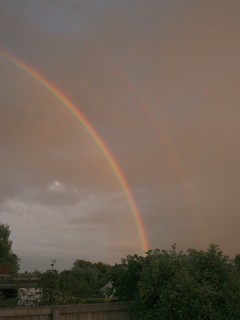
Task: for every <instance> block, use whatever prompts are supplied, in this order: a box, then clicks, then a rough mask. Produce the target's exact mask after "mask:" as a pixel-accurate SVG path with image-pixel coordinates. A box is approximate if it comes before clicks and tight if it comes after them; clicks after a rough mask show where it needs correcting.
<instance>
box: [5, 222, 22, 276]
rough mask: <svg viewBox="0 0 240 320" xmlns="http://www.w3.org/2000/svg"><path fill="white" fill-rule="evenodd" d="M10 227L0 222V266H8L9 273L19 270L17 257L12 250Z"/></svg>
mask: <svg viewBox="0 0 240 320" xmlns="http://www.w3.org/2000/svg"><path fill="white" fill-rule="evenodd" d="M10 234H11V231H10V228H9V226H8V225H7V224H0V266H1V267H2V268H3V269H4V268H5V267H10V272H11V273H17V272H18V270H19V261H20V260H19V258H18V257H17V255H16V254H14V253H13V251H12V241H11V240H10Z"/></svg>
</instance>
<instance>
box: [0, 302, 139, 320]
mask: <svg viewBox="0 0 240 320" xmlns="http://www.w3.org/2000/svg"><path fill="white" fill-rule="evenodd" d="M128 310H129V304H128V303H126V302H112V303H99V304H98V303H96V304H81V305H66V306H50V307H31V308H30V307H25V308H2V309H0V319H1V320H133V318H132V317H131V316H130V314H129V311H128Z"/></svg>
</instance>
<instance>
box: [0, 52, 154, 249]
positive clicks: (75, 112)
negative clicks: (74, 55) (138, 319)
mask: <svg viewBox="0 0 240 320" xmlns="http://www.w3.org/2000/svg"><path fill="white" fill-rule="evenodd" d="M0 56H2V58H4V59H5V60H6V61H8V62H9V63H11V64H13V65H15V66H16V67H17V68H19V69H20V70H22V71H23V72H24V73H25V74H27V75H28V76H30V77H31V78H32V79H33V80H34V81H36V82H37V83H39V84H40V85H41V86H42V87H43V88H45V89H46V90H47V91H48V92H49V93H50V94H51V95H52V96H53V97H55V98H56V100H57V101H59V102H60V103H61V105H62V106H63V107H64V108H65V109H66V110H67V111H68V112H69V113H70V114H71V115H72V116H73V117H74V118H75V119H76V120H77V121H78V122H79V123H80V124H81V125H82V126H83V127H84V128H85V130H86V131H87V132H88V134H89V135H90V136H91V138H92V139H93V141H94V142H95V143H96V144H97V146H98V147H99V149H100V150H101V152H102V153H103V154H104V156H105V158H106V160H107V161H108V163H109V165H110V167H111V168H112V170H113V172H114V174H115V176H116V177H117V179H118V181H119V183H120V185H121V187H122V189H123V192H124V194H125V196H126V198H127V199H128V203H129V206H130V209H131V212H132V214H133V217H134V220H135V224H136V226H137V229H138V233H139V237H140V241H141V246H142V249H143V251H147V250H149V241H148V237H147V234H146V230H145V227H144V223H143V220H142V217H141V214H140V212H139V209H138V206H137V203H136V200H135V198H134V195H133V193H132V191H131V189H130V186H129V184H128V182H127V179H126V178H125V176H124V174H123V172H122V169H121V168H120V166H119V164H118V162H117V160H116V159H115V157H114V156H113V154H112V153H111V151H110V150H109V148H108V147H107V145H106V143H105V142H104V140H103V138H102V137H101V136H100V134H99V133H98V132H97V130H96V129H95V128H94V127H93V125H92V124H91V122H90V121H89V120H88V119H87V118H86V116H85V115H84V114H83V113H82V112H81V111H80V110H79V109H78V108H77V106H76V105H75V104H74V103H73V102H72V101H71V100H70V99H69V98H68V97H67V96H66V95H64V94H63V93H62V92H61V91H60V90H59V89H58V88H57V87H56V86H55V85H54V84H53V83H52V82H50V81H49V80H48V79H46V78H45V77H44V76H43V75H41V74H40V73H39V72H38V71H37V70H35V69H33V68H32V67H31V66H29V65H27V64H26V63H25V62H23V61H22V60H20V59H19V58H17V57H16V56H14V55H13V54H11V53H9V52H7V51H6V50H5V49H1V48H0Z"/></svg>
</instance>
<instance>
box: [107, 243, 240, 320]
mask: <svg viewBox="0 0 240 320" xmlns="http://www.w3.org/2000/svg"><path fill="white" fill-rule="evenodd" d="M139 261H141V263H140V264H139V263H138V262H139ZM134 268H135V271H136V273H135V275H133V276H130V274H133V273H134V272H133V270H134ZM115 272H116V273H115V277H116V279H117V280H115V281H113V284H114V286H115V290H116V294H117V296H124V295H126V289H127V285H128V286H129V287H128V289H129V292H131V296H130V298H132V299H133V313H134V315H135V316H136V318H137V319H144V320H155V319H156V320H161V319H164V320H168V319H169V320H172V319H174V320H187V319H196V320H202V319H206V320H208V319H209V320H223V319H224V320H225V319H229V320H230V319H231V320H237V319H240V305H239V301H240V271H239V257H238V256H237V257H236V259H235V260H232V259H230V258H229V257H228V256H225V255H224V254H223V252H222V251H221V250H220V249H219V247H218V246H216V245H211V246H210V247H209V248H208V250H206V251H203V250H201V251H197V250H193V249H189V250H188V251H187V252H186V253H183V252H177V251H176V248H175V246H173V248H172V250H170V251H166V250H162V251H161V250H159V249H156V250H153V251H149V252H148V253H147V255H146V256H145V257H141V259H140V257H138V256H137V257H136V256H128V258H127V259H126V260H123V262H122V264H121V265H119V266H118V269H115ZM124 275H125V276H124ZM133 279H134V281H133V282H131V281H130V280H133Z"/></svg>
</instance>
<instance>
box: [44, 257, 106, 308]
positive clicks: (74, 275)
mask: <svg viewBox="0 0 240 320" xmlns="http://www.w3.org/2000/svg"><path fill="white" fill-rule="evenodd" d="M110 269H111V267H110V266H109V265H107V264H104V263H101V262H98V263H92V262H89V261H85V260H76V261H75V262H74V264H73V267H72V269H71V270H64V271H62V272H58V271H57V270H48V271H47V272H44V273H43V274H41V276H40V283H39V286H40V288H41V289H42V290H41V292H42V294H41V297H40V303H41V304H44V305H50V304H68V303H78V302H80V301H81V300H82V299H89V298H100V297H103V296H104V292H102V291H101V289H102V288H103V287H104V286H105V285H106V283H107V282H108V281H109V279H110Z"/></svg>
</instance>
